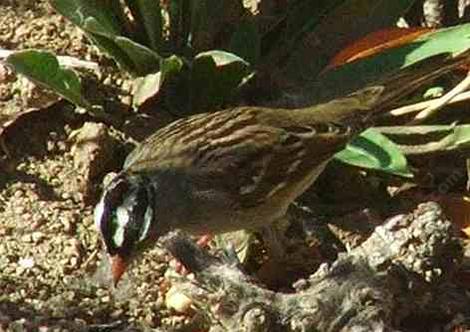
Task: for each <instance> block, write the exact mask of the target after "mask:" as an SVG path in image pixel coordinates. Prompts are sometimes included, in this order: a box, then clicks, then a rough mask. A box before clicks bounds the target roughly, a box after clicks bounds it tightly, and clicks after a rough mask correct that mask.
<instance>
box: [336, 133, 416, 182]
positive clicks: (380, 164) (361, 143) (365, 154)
mask: <svg viewBox="0 0 470 332" xmlns="http://www.w3.org/2000/svg"><path fill="white" fill-rule="evenodd" d="M335 158H336V159H337V160H340V161H342V162H344V163H346V164H349V165H353V166H358V167H363V168H368V169H374V170H379V171H383V172H387V173H391V174H394V175H400V176H403V177H413V173H412V172H411V171H410V170H409V168H408V165H407V162H406V158H405V156H404V155H403V153H402V152H401V151H400V149H399V148H398V147H397V146H396V145H395V144H394V143H393V142H392V141H391V140H389V139H388V138H387V137H385V136H384V135H382V134H381V133H379V132H378V131H377V130H375V129H368V130H366V131H365V132H363V133H362V134H361V135H359V136H358V137H357V138H356V139H354V140H353V141H352V142H351V143H349V144H348V145H347V146H346V148H345V149H344V150H342V151H340V152H339V153H337V154H336V155H335Z"/></svg>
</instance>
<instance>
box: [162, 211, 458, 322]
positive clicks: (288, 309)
mask: <svg viewBox="0 0 470 332" xmlns="http://www.w3.org/2000/svg"><path fill="white" fill-rule="evenodd" d="M165 244H166V245H167V246H168V248H169V250H170V251H171V252H172V254H173V255H174V256H176V257H177V258H178V259H179V260H180V261H181V262H182V263H183V264H184V265H185V266H187V267H188V268H189V269H190V270H191V271H194V273H195V277H196V281H188V280H187V279H185V280H182V281H180V282H181V284H178V286H179V287H181V291H182V292H183V293H185V294H186V295H187V296H189V297H190V298H192V299H193V301H194V303H195V305H196V306H199V307H201V308H202V309H203V310H201V312H206V313H207V319H208V320H209V322H210V324H209V325H210V326H211V328H210V331H225V330H227V331H394V330H398V329H400V326H401V324H402V322H403V320H404V319H405V318H407V317H409V316H410V315H411V314H416V315H419V314H420V313H423V314H424V313H429V312H432V313H433V315H445V314H446V313H448V311H449V303H446V304H443V297H448V298H451V297H453V300H452V301H453V302H452V303H453V305H455V306H459V305H458V304H457V303H460V301H461V299H459V298H458V297H459V295H458V291H456V288H455V287H454V286H453V285H452V283H451V278H450V277H451V276H452V274H453V272H454V271H455V270H456V269H457V267H458V262H459V261H460V258H461V247H460V245H459V241H458V239H457V237H456V235H455V233H454V230H453V228H452V225H451V223H450V222H449V221H448V220H447V218H446V217H445V216H444V215H443V213H442V210H441V208H440V207H439V206H438V205H437V204H435V203H425V204H421V205H419V206H418V207H417V208H416V210H415V211H413V212H412V213H410V214H406V215H398V216H395V217H393V218H391V219H389V220H388V221H386V222H385V223H384V224H383V225H382V226H379V227H377V228H376V229H375V231H374V232H373V234H372V235H371V236H370V237H369V238H368V239H367V240H366V241H365V242H363V243H362V244H361V245H360V246H358V247H356V248H355V249H353V250H351V251H350V252H348V253H342V254H340V255H339V256H338V259H337V260H336V261H335V262H334V263H333V264H331V265H326V264H324V265H322V266H321V267H320V268H319V269H318V271H316V272H315V273H314V274H312V275H311V276H310V277H309V278H308V280H301V281H298V282H297V283H296V285H295V286H296V290H297V291H296V292H295V293H292V294H285V293H276V292H273V291H270V290H267V289H265V288H263V287H262V286H261V285H258V284H257V283H256V281H254V280H252V279H250V277H249V276H247V275H246V274H244V273H243V272H242V271H241V269H239V267H238V264H237V263H236V259H234V258H233V257H232V258H230V257H225V258H224V259H217V258H215V257H212V256H210V255H209V254H207V253H206V252H205V251H203V250H201V249H200V248H199V247H197V246H195V245H194V244H193V242H191V241H190V240H188V239H187V238H186V237H184V236H183V235H181V234H178V233H175V234H172V235H170V236H168V237H167V238H166V239H165ZM229 256H230V255H229ZM443 294H446V295H443ZM462 302H463V301H462ZM451 306H452V305H451Z"/></svg>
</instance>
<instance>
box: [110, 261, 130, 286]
mask: <svg viewBox="0 0 470 332" xmlns="http://www.w3.org/2000/svg"><path fill="white" fill-rule="evenodd" d="M110 259H111V273H112V275H113V284H114V287H116V286H117V284H118V282H119V280H121V277H122V275H123V274H124V272H126V268H127V263H126V261H125V260H124V259H123V258H122V257H121V256H119V255H114V256H111V258H110Z"/></svg>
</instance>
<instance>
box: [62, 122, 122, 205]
mask: <svg viewBox="0 0 470 332" xmlns="http://www.w3.org/2000/svg"><path fill="white" fill-rule="evenodd" d="M69 139H71V140H73V141H74V145H73V146H72V151H71V152H72V155H73V162H74V166H75V167H76V169H77V170H78V171H79V173H80V174H81V176H82V177H83V180H84V183H82V184H81V188H78V189H79V191H81V192H82V193H83V194H84V195H85V198H87V199H89V198H90V197H91V195H93V194H94V190H93V188H94V186H93V183H95V182H96V180H97V178H98V177H99V176H101V175H103V174H104V173H106V171H107V170H109V168H110V164H111V163H112V162H113V156H115V155H116V149H117V147H118V144H117V141H116V140H115V139H114V138H113V137H111V135H110V134H109V128H108V126H106V125H105V124H102V123H95V122H86V123H85V124H84V125H83V126H82V128H80V129H78V130H76V131H74V132H72V133H71V134H70V136H69Z"/></svg>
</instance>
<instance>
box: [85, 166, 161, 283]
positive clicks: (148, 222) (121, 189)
mask: <svg viewBox="0 0 470 332" xmlns="http://www.w3.org/2000/svg"><path fill="white" fill-rule="evenodd" d="M154 192H155V186H154V184H150V183H149V182H148V181H146V179H145V178H143V177H142V176H140V175H128V174H125V173H121V174H119V175H117V176H116V177H115V178H114V179H113V180H111V182H110V183H109V184H108V185H107V186H106V188H105V189H104V191H103V194H102V196H101V199H100V201H99V202H98V204H97V205H96V207H95V212H94V219H95V224H96V227H97V228H98V230H99V232H100V233H101V236H102V238H103V242H104V244H105V246H106V250H107V252H108V254H109V256H110V259H111V270H112V276H113V281H114V284H115V285H116V284H117V283H118V282H119V280H120V278H121V276H122V274H123V273H124V272H125V270H126V267H127V266H128V265H129V263H130V261H131V260H132V258H133V257H135V256H136V254H137V253H139V252H140V251H142V250H143V249H144V248H145V247H146V246H147V244H148V242H149V240H153V239H156V237H157V236H156V234H154V231H153V227H152V224H153V219H154V209H153V206H154V205H153V204H152V202H153V199H154Z"/></svg>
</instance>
